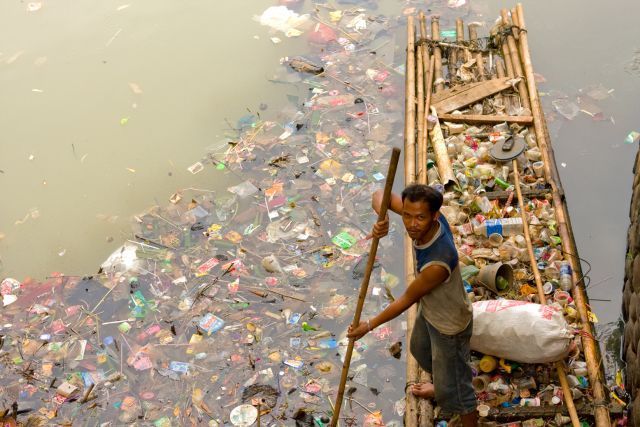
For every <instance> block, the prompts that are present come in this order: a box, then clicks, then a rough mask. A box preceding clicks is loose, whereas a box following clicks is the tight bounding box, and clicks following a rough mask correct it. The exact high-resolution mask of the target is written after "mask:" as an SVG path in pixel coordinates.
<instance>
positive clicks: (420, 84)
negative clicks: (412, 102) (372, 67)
mask: <svg viewBox="0 0 640 427" xmlns="http://www.w3.org/2000/svg"><path fill="white" fill-rule="evenodd" d="M422 58H423V57H422V46H419V47H418V48H417V49H416V71H417V72H416V74H417V75H416V89H417V90H416V95H417V96H416V102H417V103H418V111H417V116H416V122H417V123H416V124H417V126H418V135H417V140H416V153H417V155H418V157H417V158H418V159H421V158H422V155H423V154H425V155H426V153H427V147H426V144H425V140H424V132H425V124H426V121H425V120H424V115H425V111H424V87H425V84H424V75H425V69H424V63H423V62H422ZM416 171H417V172H418V174H426V170H424V169H422V168H420V165H419V164H418V165H416Z"/></svg>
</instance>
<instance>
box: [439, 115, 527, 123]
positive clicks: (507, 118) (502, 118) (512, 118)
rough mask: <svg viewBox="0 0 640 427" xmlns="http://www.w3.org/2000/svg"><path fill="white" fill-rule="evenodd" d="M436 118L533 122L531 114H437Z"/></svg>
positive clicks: (459, 121)
mask: <svg viewBox="0 0 640 427" xmlns="http://www.w3.org/2000/svg"><path fill="white" fill-rule="evenodd" d="M438 118H439V119H440V120H442V121H444V122H451V123H478V124H484V123H502V122H507V123H518V124H521V125H528V124H531V123H533V116H502V115H501V116H496V115H479V114H442V113H439V114H438Z"/></svg>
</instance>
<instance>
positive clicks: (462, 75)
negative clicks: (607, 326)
mask: <svg viewBox="0 0 640 427" xmlns="http://www.w3.org/2000/svg"><path fill="white" fill-rule="evenodd" d="M500 18H501V20H500V22H499V23H498V24H497V25H496V27H494V28H493V29H492V31H491V36H490V37H487V38H485V39H482V40H481V39H479V38H478V34H477V28H476V25H475V24H470V25H469V26H468V38H465V29H464V23H463V21H462V20H461V19H458V20H457V21H456V38H455V41H450V40H441V38H440V27H439V20H438V18H437V17H432V18H431V22H430V28H427V19H426V17H425V15H424V14H423V13H422V12H420V14H419V15H418V16H409V17H408V22H407V60H406V105H405V114H406V117H405V145H404V160H405V184H406V185H409V184H411V183H415V182H418V183H425V184H430V185H433V184H440V185H442V186H443V188H444V191H445V205H447V201H448V200H451V198H455V199H460V197H462V189H461V186H460V183H459V182H458V177H460V178H462V177H461V176H460V173H463V175H464V171H460V170H458V172H457V173H456V171H455V170H454V169H455V167H454V166H455V165H456V164H460V163H461V162H460V158H464V157H463V156H462V155H461V153H460V151H459V147H456V146H455V145H454V144H452V143H448V144H447V142H446V141H447V140H448V139H449V138H448V137H447V135H452V134H454V133H460V132H461V131H460V125H462V127H463V128H464V129H465V130H463V131H462V134H465V132H466V130H467V129H469V128H473V129H476V130H477V129H480V130H481V132H482V131H486V130H487V129H488V131H489V132H491V128H492V126H493V125H496V124H500V123H504V124H505V125H506V126H511V127H512V129H515V132H519V133H520V134H522V135H528V136H527V143H528V149H527V151H530V150H531V151H532V153H534V154H536V156H539V157H540V158H539V159H538V160H541V161H542V164H543V167H542V170H538V171H537V172H538V173H537V178H536V175H534V174H533V173H532V170H531V168H530V167H529V164H528V162H527V161H526V157H525V158H524V159H522V161H520V163H517V162H516V161H515V160H514V162H513V165H512V166H511V169H510V171H509V173H508V174H505V175H506V176H504V178H505V181H508V182H509V183H510V184H513V185H514V186H515V192H512V191H493V192H487V193H485V195H486V196H487V197H488V198H489V200H492V201H497V203H499V204H500V206H505V204H506V205H508V204H509V203H510V202H511V201H513V203H514V206H517V205H516V200H517V203H519V204H520V206H524V203H525V199H524V197H526V198H527V199H526V200H527V201H529V200H535V199H539V200H547V201H549V202H550V203H551V205H552V206H553V208H554V209H553V211H554V214H555V221H556V224H557V234H558V236H557V237H559V238H560V240H561V243H560V246H559V248H560V249H561V251H562V252H563V253H564V254H573V256H565V257H564V258H565V259H566V260H567V261H569V263H570V265H571V267H572V279H573V283H574V286H573V289H572V291H571V295H572V297H573V300H574V302H575V307H576V309H577V319H575V322H576V323H577V326H578V327H579V328H581V334H580V335H581V337H580V339H581V344H582V352H583V354H584V360H585V361H586V364H587V371H588V380H589V391H588V392H589V394H590V398H591V399H590V400H591V401H590V402H584V400H585V399H581V402H580V403H576V402H574V401H573V398H572V393H571V391H570V389H569V385H568V384H567V377H566V371H567V366H566V364H565V363H564V362H563V361H560V362H556V363H555V364H554V370H555V372H556V374H557V377H558V381H559V386H560V387H561V388H562V390H563V392H564V393H563V395H564V398H563V401H562V403H561V405H559V406H541V407H526V406H525V407H517V406H516V407H510V408H499V409H498V408H492V410H491V414H490V416H489V417H488V418H487V419H489V420H492V421H494V422H504V421H518V420H520V421H524V420H526V419H528V418H532V417H549V418H553V417H554V415H556V416H557V414H562V415H565V416H569V417H570V424H572V425H573V426H575V427H578V426H580V421H579V418H582V419H588V420H589V421H591V422H593V424H594V425H596V426H597V427H605V426H609V425H611V421H610V412H609V406H608V402H607V394H606V393H605V385H604V373H603V368H602V364H601V357H600V354H599V349H598V346H597V343H596V341H595V339H594V338H593V337H594V327H593V325H592V323H591V321H590V318H589V310H588V297H587V294H586V291H585V283H584V281H583V275H582V270H581V265H580V262H579V258H578V256H577V255H578V252H577V248H576V244H575V239H574V236H573V232H572V228H571V221H570V219H569V213H568V209H567V204H566V200H565V197H564V191H563V189H562V184H561V182H560V176H559V174H558V170H557V167H556V164H555V159H554V153H553V149H552V147H551V141H550V138H549V132H548V130H547V125H546V121H545V117H544V114H543V112H542V108H541V104H540V99H539V96H538V91H537V88H536V83H535V78H534V72H533V67H532V63H531V56H530V52H529V44H528V34H527V30H526V24H525V18H524V12H523V8H522V5H521V4H518V5H517V7H516V8H514V9H511V10H510V11H508V10H506V9H503V10H502V11H501V14H500ZM428 30H430V31H428ZM431 125H433V126H431ZM515 132H514V133H515ZM480 134H481V133H478V135H480ZM475 136H476V135H475V134H474V136H473V137H475ZM485 136H486V135H485ZM478 139H481V138H478ZM485 140H486V138H485ZM538 151H539V154H538ZM524 156H527V152H525V153H524ZM521 157H522V156H521ZM530 157H533V156H532V155H531V156H530ZM485 160H487V159H485ZM431 161H435V168H433V169H432V170H429V171H428V162H429V163H430V162H431ZM487 163H489V164H491V163H492V161H491V160H487ZM538 164H539V163H538ZM494 166H495V165H494ZM514 166H515V167H516V168H517V170H516V171H515V173H514ZM468 169H469V168H468ZM470 169H474V166H471V167H470ZM496 169H498V168H496ZM503 170H504V167H503ZM521 177H522V178H524V181H522V180H521V179H520V178H521ZM505 199H506V200H507V201H506V203H504V201H505ZM512 199H513V200H512ZM503 212H505V211H503ZM520 215H521V217H522V218H523V222H524V224H525V227H524V234H525V238H526V243H527V252H528V255H529V262H528V263H524V262H523V263H521V264H522V265H520V264H519V266H520V267H521V268H522V267H524V268H526V269H527V272H529V273H530V274H529V275H528V277H529V278H531V277H533V278H534V280H529V281H530V282H534V281H535V284H536V288H535V290H536V293H534V294H533V295H531V298H530V299H533V300H534V301H535V302H539V303H541V304H545V303H546V302H547V301H546V296H545V293H544V292H543V289H542V279H541V273H540V271H539V270H538V267H537V265H536V262H535V258H534V255H533V249H534V248H533V244H532V238H531V236H530V234H529V231H528V229H529V227H528V226H526V224H527V215H526V213H525V211H524V210H523V209H520ZM450 222H451V221H450ZM451 225H452V228H455V227H456V225H459V224H451ZM404 251H405V275H406V283H410V281H412V280H413V279H414V277H415V275H414V271H415V267H414V260H413V249H412V243H411V240H410V239H409V238H408V237H407V236H405V241H404ZM531 260H534V262H531ZM524 282H525V280H518V281H516V283H515V284H514V285H518V284H522V283H524ZM415 316H416V307H415V306H414V307H412V308H411V309H410V310H409V312H408V325H409V331H408V333H407V342H410V340H411V327H412V325H413V322H414V319H415ZM406 369H407V385H410V384H413V383H417V382H423V381H429V380H430V378H429V374H427V373H426V372H424V371H422V370H421V369H420V368H419V366H418V364H417V362H416V361H415V359H414V358H413V357H412V356H411V355H410V354H408V356H407V368H406ZM406 399H407V400H406V401H407V407H406V412H405V425H406V426H410V427H413V426H430V425H434V420H436V419H438V418H439V417H438V416H434V408H433V407H432V405H431V403H430V401H428V400H424V399H417V398H415V397H414V396H413V395H412V394H411V392H410V390H409V387H407V394H406ZM567 421H569V419H566V418H565V423H566V422H567ZM493 425H495V424H493Z"/></svg>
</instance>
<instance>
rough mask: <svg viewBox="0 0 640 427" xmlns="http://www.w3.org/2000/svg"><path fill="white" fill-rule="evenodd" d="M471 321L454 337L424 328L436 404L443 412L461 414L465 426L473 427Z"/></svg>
mask: <svg viewBox="0 0 640 427" xmlns="http://www.w3.org/2000/svg"><path fill="white" fill-rule="evenodd" d="M472 323H473V322H470V324H469V326H468V327H467V328H466V329H465V330H464V331H462V332H461V333H459V334H457V335H444V334H441V333H440V332H439V331H438V330H437V329H435V328H434V327H433V326H431V325H427V327H428V329H429V334H430V336H431V348H432V351H433V385H434V388H435V390H434V391H435V399H436V402H437V403H438V405H439V406H440V407H441V408H442V409H444V410H445V411H447V412H452V413H455V414H461V420H462V423H463V425H464V426H465V427H467V426H474V427H475V426H476V425H477V422H478V414H477V410H476V396H475V393H474V390H473V387H472V386H471V379H472V377H473V373H472V372H471V367H470V366H469V361H470V355H469V353H470V348H469V339H470V338H471V332H472V329H473V325H472Z"/></svg>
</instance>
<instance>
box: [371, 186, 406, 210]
mask: <svg viewBox="0 0 640 427" xmlns="http://www.w3.org/2000/svg"><path fill="white" fill-rule="evenodd" d="M383 197H384V191H383V190H376V191H375V192H374V193H373V196H372V197H371V207H372V208H373V210H374V211H376V213H377V214H379V213H380V209H381V208H382V198H383ZM389 209H390V210H391V211H393V212H395V213H397V214H398V215H402V197H400V196H399V195H398V194H396V193H391V200H390V202H389Z"/></svg>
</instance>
